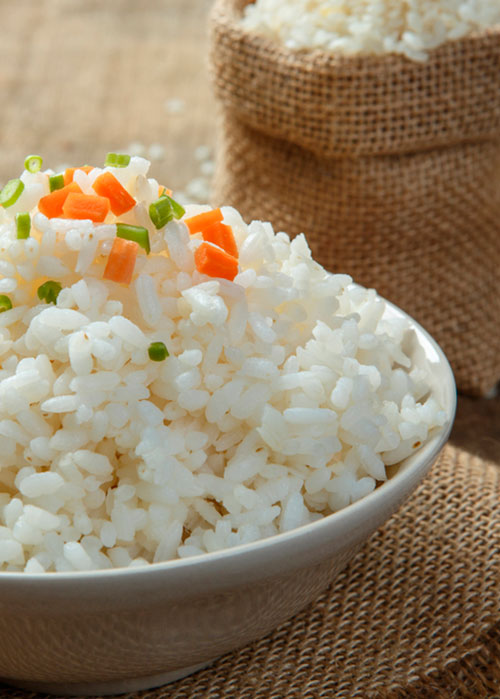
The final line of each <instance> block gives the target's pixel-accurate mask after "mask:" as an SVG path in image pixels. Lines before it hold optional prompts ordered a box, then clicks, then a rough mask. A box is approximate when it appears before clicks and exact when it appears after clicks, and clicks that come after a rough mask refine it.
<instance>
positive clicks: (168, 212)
mask: <svg viewBox="0 0 500 699" xmlns="http://www.w3.org/2000/svg"><path fill="white" fill-rule="evenodd" d="M149 218H150V219H151V221H152V222H153V224H154V226H155V228H163V226H166V225H167V223H168V222H169V221H171V220H172V219H173V218H174V210H173V208H172V204H171V203H170V201H169V197H166V196H165V197H163V196H161V197H160V198H159V199H157V200H156V201H154V202H153V203H152V204H150V205H149Z"/></svg>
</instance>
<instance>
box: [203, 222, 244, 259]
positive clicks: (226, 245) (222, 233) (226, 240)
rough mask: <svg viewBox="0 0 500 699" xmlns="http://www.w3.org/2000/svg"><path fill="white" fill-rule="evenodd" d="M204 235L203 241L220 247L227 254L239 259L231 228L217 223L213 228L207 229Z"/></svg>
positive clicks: (213, 224)
mask: <svg viewBox="0 0 500 699" xmlns="http://www.w3.org/2000/svg"><path fill="white" fill-rule="evenodd" d="M202 235H203V240H206V241H207V243H213V244H214V245H218V246H219V247H220V248H222V249H223V250H225V251H226V252H227V253H229V254H230V255H232V256H233V257H236V259H238V246H237V245H236V240H235V239H234V235H233V229H232V228H231V226H227V225H226V224H225V223H221V222H220V221H217V223H212V225H211V226H209V227H208V228H205V229H204V230H203V232H202Z"/></svg>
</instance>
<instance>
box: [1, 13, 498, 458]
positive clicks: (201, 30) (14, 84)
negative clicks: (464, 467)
mask: <svg viewBox="0 0 500 699" xmlns="http://www.w3.org/2000/svg"><path fill="white" fill-rule="evenodd" d="M210 5H211V2H210V0H148V2H146V3H141V2H137V0H113V1H112V2H110V1H108V2H102V0H22V1H19V0H3V2H2V17H1V24H0V33H1V41H0V66H1V68H0V94H1V102H0V147H1V158H0V182H1V183H4V182H5V181H7V179H9V178H11V177H15V176H17V175H18V173H20V171H21V170H22V165H23V161H24V157H25V155H26V154H28V153H39V154H40V155H42V156H43V158H44V163H45V165H46V166H49V167H53V168H54V169H58V168H59V167H61V166H63V165H66V164H80V163H81V164H83V163H95V164H100V163H102V161H103V159H104V156H105V154H106V152H108V151H110V150H114V151H124V150H127V149H128V148H129V147H130V145H131V144H133V147H134V149H136V151H137V152H139V151H141V152H144V154H145V155H146V156H147V155H148V153H150V154H151V156H152V160H153V164H152V173H153V175H154V176H155V177H157V179H158V180H160V181H161V182H163V183H164V184H166V185H169V186H170V187H172V188H173V189H174V190H176V191H184V192H185V191H186V189H188V190H189V187H188V184H189V183H190V182H191V181H192V180H199V178H200V177H201V178H202V181H201V184H200V181H198V184H197V185H196V183H195V186H194V189H193V186H192V187H191V190H192V191H195V190H200V187H201V190H202V189H203V182H205V184H206V183H207V182H208V179H207V178H208V175H209V170H210V162H205V164H204V166H203V168H204V171H205V172H204V173H202V172H201V169H202V162H201V161H200V159H199V158H201V156H202V153H201V152H200V151H199V150H198V151H197V149H199V147H200V146H208V147H209V148H210V149H212V150H213V149H215V146H216V144H215V103H214V99H213V96H212V94H211V89H210V82H209V76H208V70H207V65H206V50H207V22H206V20H207V14H208V11H209V8H210ZM162 149H163V150H164V152H163V153H162ZM197 158H198V159H197ZM206 160H207V158H206V157H205V161H206ZM203 178H204V179H203ZM452 441H453V442H455V444H457V445H459V446H461V447H462V448H464V449H466V450H468V451H470V452H473V453H476V454H479V455H480V456H482V457H484V458H488V459H490V460H492V461H494V462H496V463H497V464H498V465H499V466H500V398H498V397H497V398H495V399H490V400H486V399H484V400H474V399H471V398H466V397H460V399H459V406H458V413H457V419H456V424H455V428H454V431H453V435H452Z"/></svg>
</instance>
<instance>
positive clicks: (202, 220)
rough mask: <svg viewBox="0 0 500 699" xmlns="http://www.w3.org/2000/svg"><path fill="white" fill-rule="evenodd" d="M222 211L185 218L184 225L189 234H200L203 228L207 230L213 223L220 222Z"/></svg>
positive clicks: (212, 211)
mask: <svg viewBox="0 0 500 699" xmlns="http://www.w3.org/2000/svg"><path fill="white" fill-rule="evenodd" d="M222 218H223V217H222V211H221V210H220V209H212V210H211V211H205V212H204V213H202V214H198V215H197V216H191V218H185V219H184V223H185V224H186V225H187V227H188V228H189V232H190V233H191V234H193V233H202V232H203V231H204V230H205V228H208V227H209V226H211V225H212V224H214V223H217V222H219V221H222Z"/></svg>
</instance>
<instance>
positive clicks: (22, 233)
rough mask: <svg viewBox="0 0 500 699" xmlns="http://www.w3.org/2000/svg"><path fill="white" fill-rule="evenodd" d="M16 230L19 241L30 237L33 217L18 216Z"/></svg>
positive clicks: (26, 215)
mask: <svg viewBox="0 0 500 699" xmlns="http://www.w3.org/2000/svg"><path fill="white" fill-rule="evenodd" d="M16 230H17V239H18V240H23V239H24V238H29V237H30V230H31V217H30V215H29V214H16Z"/></svg>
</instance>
